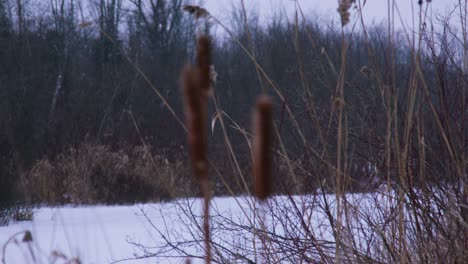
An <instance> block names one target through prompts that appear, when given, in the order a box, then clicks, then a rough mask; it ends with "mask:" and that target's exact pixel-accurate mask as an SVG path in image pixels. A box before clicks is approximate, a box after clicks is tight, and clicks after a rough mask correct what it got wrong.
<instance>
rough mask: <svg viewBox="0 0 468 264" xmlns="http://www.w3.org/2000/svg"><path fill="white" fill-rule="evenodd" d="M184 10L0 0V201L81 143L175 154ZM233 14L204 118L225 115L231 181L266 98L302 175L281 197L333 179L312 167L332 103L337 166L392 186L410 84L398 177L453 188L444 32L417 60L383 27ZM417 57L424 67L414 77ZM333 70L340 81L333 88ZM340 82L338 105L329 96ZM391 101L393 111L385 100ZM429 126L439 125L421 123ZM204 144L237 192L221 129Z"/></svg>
mask: <svg viewBox="0 0 468 264" xmlns="http://www.w3.org/2000/svg"><path fill="white" fill-rule="evenodd" d="M184 3H185V1H183V0H150V1H141V0H128V1H121V0H90V1H89V2H85V1H78V0H51V1H50V2H47V3H42V4H43V7H45V8H42V9H41V6H36V4H34V3H33V2H29V1H22V0H18V1H13V0H0V61H1V63H0V107H1V111H0V159H1V162H0V177H1V178H0V179H1V180H0V181H1V182H0V186H1V187H0V188H1V190H0V195H1V197H0V201H11V200H15V199H21V198H25V197H26V196H27V190H24V188H22V187H21V186H26V185H27V184H26V182H27V181H28V177H29V174H30V169H31V168H32V167H33V166H34V164H36V162H37V161H38V160H40V159H44V158H46V159H49V160H50V161H51V162H52V163H53V162H54V160H55V159H56V157H58V155H59V154H61V153H66V152H67V151H68V150H69V149H70V148H73V149H79V147H80V145H82V144H85V143H86V144H96V145H107V146H108V147H109V148H111V149H112V150H114V151H118V150H119V149H123V148H125V147H127V146H128V145H130V146H133V145H141V144H143V143H144V144H146V145H148V146H152V149H153V150H156V151H157V150H158V149H169V151H165V152H164V153H166V154H167V155H168V158H171V154H170V153H171V152H173V155H172V156H173V157H179V156H180V153H179V152H183V151H181V150H180V146H184V145H185V131H184V129H183V127H182V126H181V123H180V122H179V120H183V117H182V107H181V101H182V100H181V98H180V97H181V96H180V93H179V83H178V80H179V73H180V69H181V68H182V66H183V64H184V63H185V62H187V61H190V60H193V50H194V45H195V32H196V27H197V22H196V21H195V20H194V18H193V17H190V16H189V15H188V14H186V13H184V11H183V9H182V6H183V4H184ZM86 14H88V15H86ZM232 17H233V19H232V21H233V22H232V25H227V26H228V28H229V29H230V32H228V33H222V34H221V35H217V36H216V35H213V34H212V45H213V47H214V49H213V64H214V66H215V69H216V71H217V73H218V81H217V83H216V85H215V91H216V92H215V95H216V98H218V100H219V105H220V106H221V109H222V111H223V114H222V113H221V112H220V111H217V112H216V111H215V109H214V107H211V108H210V110H209V114H211V115H212V116H213V117H217V116H219V115H225V116H229V120H231V121H229V122H228V123H227V125H229V126H231V127H234V128H236V129H228V131H227V134H228V135H229V137H230V141H231V142H232V146H234V147H233V148H234V150H235V153H237V154H238V155H237V157H236V158H237V159H238V162H239V164H240V165H239V166H240V168H241V170H245V171H248V168H249V166H250V158H249V148H248V144H247V142H246V141H245V136H246V134H245V133H244V132H243V129H244V128H245V127H247V126H248V125H249V122H250V113H251V106H252V105H253V101H254V98H255V96H256V95H257V94H258V93H259V92H260V91H262V90H265V91H268V92H269V93H271V94H273V95H275V96H276V97H275V121H276V122H277V124H278V133H279V135H281V139H282V142H276V143H275V144H278V146H279V144H280V143H281V145H283V146H285V151H286V152H287V153H288V159H290V160H292V161H294V162H295V164H299V165H298V166H296V167H294V168H295V170H297V171H296V173H297V174H298V175H302V176H301V177H300V179H301V182H300V184H298V182H297V181H292V180H291V179H287V180H285V179H286V178H288V177H278V179H277V181H278V182H276V184H275V186H277V189H278V191H280V190H284V188H285V187H287V186H289V185H292V184H294V186H295V187H294V188H296V187H297V189H295V190H294V192H307V191H310V190H311V189H312V186H318V184H319V183H322V182H323V179H322V178H323V177H324V175H328V174H330V171H329V169H328V168H327V166H324V164H323V163H322V161H323V160H331V159H333V157H336V155H337V154H336V153H337V147H338V146H337V140H336V137H337V134H338V133H341V132H340V131H339V129H338V123H339V122H338V118H337V115H336V113H337V112H336V110H337V109H338V108H337V107H338V106H340V105H341V104H342V103H343V104H345V105H346V123H347V131H346V135H347V137H346V140H347V146H348V147H349V149H348V150H347V151H348V154H349V157H352V158H350V159H349V161H348V164H347V165H346V166H347V167H345V169H346V170H347V175H350V176H352V177H353V181H350V185H353V186H354V185H355V184H356V183H359V180H360V179H359V178H368V177H370V176H372V175H373V174H374V172H375V171H379V172H385V177H384V178H387V176H388V177H391V178H397V175H398V173H399V171H398V170H399V169H400V165H398V166H397V165H396V162H397V161H398V158H397V157H398V155H400V153H399V151H400V150H399V149H397V146H399V145H401V144H403V138H401V140H402V141H395V140H396V139H397V138H396V137H395V138H393V137H392V138H391V142H390V139H389V138H386V136H387V135H388V133H387V132H388V129H389V125H390V126H395V130H394V132H395V133H397V132H401V133H403V132H404V131H403V130H404V129H406V127H405V124H406V122H407V120H405V118H403V117H405V116H406V114H407V113H408V112H409V111H414V109H413V108H412V106H411V107H410V106H409V105H408V103H407V102H408V97H409V96H410V93H411V89H408V87H409V85H410V84H411V85H413V86H417V87H420V88H418V89H425V90H424V92H422V90H421V91H420V92H418V93H419V95H420V96H419V97H418V99H417V100H416V104H417V108H416V109H417V111H418V113H421V116H422V117H421V119H418V120H417V122H418V125H419V126H424V127H426V128H427V129H426V130H424V132H421V131H420V130H419V129H418V127H419V126H418V127H410V128H408V131H407V132H406V133H407V136H408V138H407V139H405V140H407V141H405V142H406V143H408V142H409V143H410V146H409V147H408V149H407V153H405V155H407V159H405V162H407V166H405V170H407V172H408V173H411V174H412V175H413V179H415V181H417V179H419V178H420V177H422V175H420V174H421V173H424V176H425V177H427V178H432V179H433V180H435V179H437V180H441V179H443V180H447V181H455V180H456V179H459V176H460V175H459V174H460V168H461V167H460V164H461V163H462V158H461V156H460V157H458V156H457V155H458V154H460V153H465V154H466V124H465V123H464V122H461V120H464V118H466V117H465V116H464V115H465V113H466V93H465V89H466V83H467V75H466V69H465V70H464V69H463V66H462V64H461V63H460V61H461V57H462V54H463V50H465V52H466V47H463V46H461V45H463V44H460V43H459V42H460V40H459V39H456V38H455V37H454V36H453V35H452V34H451V33H452V32H453V28H451V27H450V25H445V26H444V31H443V32H441V33H440V34H432V32H430V31H425V34H422V35H420V36H418V38H420V39H421V42H420V43H422V44H421V46H422V47H421V50H423V52H421V53H417V52H416V51H415V49H414V47H411V45H410V44H409V42H408V41H407V39H406V35H405V34H403V32H402V33H401V34H390V32H389V31H388V28H387V27H386V26H384V25H381V26H378V25H377V26H373V27H368V28H367V29H366V31H365V32H366V34H364V33H363V31H359V30H355V31H352V30H349V31H346V32H347V33H342V32H341V30H338V29H335V28H337V27H328V25H322V24H319V23H318V22H315V21H314V20H313V19H312V18H309V17H307V16H306V15H304V14H302V13H301V12H299V13H298V15H297V19H296V21H294V20H293V21H288V20H287V19H286V18H285V17H281V16H277V17H276V18H275V19H273V20H272V21H270V22H268V23H266V24H259V23H258V20H256V19H249V20H248V21H244V14H243V13H242V12H240V11H239V12H238V11H235V12H234V13H233V15H232ZM245 22H246V23H247V25H248V26H246V24H245ZM440 22H441V23H442V22H444V21H440ZM198 26H199V27H200V25H198ZM202 26H203V27H206V29H207V31H208V32H210V30H212V27H217V26H219V25H218V24H217V22H215V21H214V20H209V22H208V23H206V24H203V25H202ZM349 27H352V25H351V26H349ZM221 31H222V30H221ZM223 32H224V31H223ZM343 39H346V43H347V45H348V46H347V48H346V55H345V56H346V60H343V59H342V56H343V53H342V51H343V47H342V43H343V42H342V40H343ZM405 43H406V44H405ZM239 44H242V46H241V45H239ZM245 47H246V48H247V50H249V51H250V55H248V54H247V53H246V50H244V48H245ZM460 47H463V48H462V49H460ZM251 56H253V57H251ZM417 56H418V60H420V62H421V63H420V64H418V65H417V66H415V63H414V62H415V57H417ZM253 59H254V61H256V62H257V63H258V65H259V66H261V68H260V67H256V66H255V63H253ZM342 62H345V63H346V71H344V75H343V76H342V78H343V79H340V78H338V77H339V76H340V68H342V66H343V65H342ZM415 75H418V78H416V79H417V80H416V81H415V78H414V76H415ZM422 76H423V77H424V78H422ZM267 77H268V78H267ZM342 80H344V81H343V82H342ZM341 82H342V85H343V87H344V88H343V91H344V94H343V95H339V94H337V90H336V89H335V87H338V86H340V85H341ZM413 82H415V83H413ZM422 82H423V83H422ZM272 88H273V89H272ZM275 89H277V91H280V92H281V95H282V96H277V95H278V93H277V92H274V90H275ZM418 91H419V90H418ZM389 94H391V95H392V97H391V98H396V100H395V101H393V100H390V101H385V100H387V98H390V97H388V96H387V95H389ZM342 98H345V101H342V100H343V99H342ZM427 102H431V103H432V105H433V108H431V107H429V106H428V104H427ZM168 106H170V107H168ZM389 109H391V110H389ZM218 110H219V109H218ZM389 113H391V114H392V116H393V114H395V116H397V117H401V118H398V119H393V117H392V116H389ZM432 115H436V116H437V117H438V118H439V120H441V121H440V123H437V122H436V121H435V119H433V118H429V116H432ZM292 116H294V118H291V117H292ZM423 117H427V118H423ZM215 119H216V118H215ZM440 129H443V131H445V132H446V133H443V134H441V133H439V132H440ZM210 133H211V135H210V155H212V159H213V160H216V161H217V166H218V169H219V170H220V172H221V173H222V174H223V175H225V178H226V181H227V183H229V185H231V188H232V190H234V191H235V192H245V190H244V189H243V187H242V185H241V184H240V183H239V180H238V178H239V175H238V174H239V173H240V172H239V171H238V170H237V169H233V168H234V165H233V157H232V156H231V155H230V154H229V153H228V152H227V151H226V149H225V145H224V143H225V142H224V137H223V133H221V129H220V126H219V124H218V123H215V124H214V129H213V131H210ZM418 133H424V144H425V145H427V146H431V148H430V149H429V150H428V151H427V152H426V153H425V155H426V156H425V157H424V158H421V157H420V156H418V155H420V152H418V150H417V149H418V144H421V143H420V142H419V141H417V140H416V139H417V138H420V137H419V136H420V134H418ZM304 139H307V140H304ZM413 139H414V140H413ZM447 144H448V145H450V146H451V149H447V148H446V145H447ZM316 150H319V154H320V155H318V153H317V152H316ZM450 151H451V152H452V153H449V152H450ZM389 153H390V154H389ZM457 153H458V154H457ZM276 158H277V159H278V161H279V162H278V163H276V164H279V165H278V166H279V167H281V166H280V165H281V164H282V165H283V166H282V167H281V168H283V169H284V171H282V172H290V170H291V167H290V164H289V163H288V162H286V163H281V160H284V156H281V155H278V156H276ZM420 162H425V163H427V164H425V165H424V166H425V168H426V169H425V170H424V171H421V170H420V169H418V168H420V167H421V166H422V165H421V164H420ZM454 163H456V164H457V166H455V165H454ZM426 165H427V166H426ZM281 168H280V169H281ZM457 168H458V169H457ZM279 171H281V170H279ZM286 174H290V173H286ZM383 174H384V173H382V174H381V175H379V176H382V175H383ZM283 175H284V174H283ZM465 177H466V176H465ZM329 181H330V182H332V180H331V179H330V180H329ZM330 184H332V183H330ZM358 185H359V184H358ZM353 186H351V187H349V188H354V187H353ZM366 186H367V185H366ZM220 188H221V190H220V192H226V190H225V189H223V187H220ZM347 188H348V187H347ZM356 188H359V186H357V187H356ZM25 193H26V194H25Z"/></svg>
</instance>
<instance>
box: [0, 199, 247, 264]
mask: <svg viewBox="0 0 468 264" xmlns="http://www.w3.org/2000/svg"><path fill="white" fill-rule="evenodd" d="M187 201H189V202H190V203H191V204H192V202H193V204H194V205H195V207H197V209H199V206H197V204H199V202H200V201H199V200H196V199H191V200H187ZM179 202H180V201H179ZM179 202H178V201H176V202H171V203H167V204H144V205H141V204H140V205H133V206H92V207H56V208H36V209H34V217H33V221H24V222H13V223H10V224H9V225H8V226H0V245H1V246H2V248H3V249H2V251H1V252H0V256H1V258H2V259H3V258H4V260H5V263H12V264H16V263H65V262H66V261H65V260H64V259H63V258H61V257H60V255H64V256H66V257H67V258H68V260H70V259H72V258H74V257H78V258H79V259H80V261H81V263H113V262H117V261H118V263H183V260H182V259H180V258H167V259H164V260H161V259H157V260H156V259H154V258H146V259H139V260H135V259H129V258H134V257H135V256H136V255H142V254H143V253H144V252H142V251H140V250H139V249H138V248H137V247H136V246H134V245H133V244H132V242H136V243H140V244H143V245H162V244H164V240H163V239H162V237H161V234H159V233H158V232H157V231H156V230H155V228H157V229H160V230H169V229H170V230H174V232H176V233H177V234H180V233H181V232H183V231H184V229H185V228H184V227H183V226H181V225H184V224H190V223H188V222H187V223H182V222H181V220H182V219H183V220H182V221H185V220H188V219H187V217H185V215H184V214H183V213H181V212H180V211H179V210H180V209H181V208H183V207H179V204H178V203H179ZM184 202H185V201H184ZM236 205H237V203H236V201H235V199H234V198H216V199H214V200H213V206H214V207H216V208H224V209H225V210H228V211H229V212H230V213H231V214H237V215H239V216H240V215H241V212H240V210H238V209H239V207H238V206H236ZM236 208H237V209H236ZM143 212H146V213H147V216H148V218H149V219H151V222H150V221H148V218H146V217H145V216H144V215H143ZM197 213H199V212H197ZM171 218H172V219H171ZM166 227H167V229H166ZM26 230H29V231H31V233H32V237H33V239H32V242H31V243H26V242H22V239H23V236H24V235H23V234H22V233H20V232H22V231H26ZM15 234H17V235H16V236H15ZM12 237H15V238H16V239H11V238H12ZM9 239H10V242H9V243H8V244H7V241H8V240H9ZM31 252H32V253H31ZM194 253H196V252H194ZM199 253H200V252H199ZM126 259H127V260H126ZM193 262H194V263H197V261H193Z"/></svg>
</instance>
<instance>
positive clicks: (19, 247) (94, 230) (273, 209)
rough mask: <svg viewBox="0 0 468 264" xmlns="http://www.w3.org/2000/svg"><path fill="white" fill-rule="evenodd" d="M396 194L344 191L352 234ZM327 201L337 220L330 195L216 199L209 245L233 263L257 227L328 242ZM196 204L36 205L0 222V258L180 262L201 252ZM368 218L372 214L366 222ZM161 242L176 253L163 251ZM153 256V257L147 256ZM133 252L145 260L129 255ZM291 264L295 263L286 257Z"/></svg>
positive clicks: (362, 235) (249, 246)
mask: <svg viewBox="0 0 468 264" xmlns="http://www.w3.org/2000/svg"><path fill="white" fill-rule="evenodd" d="M384 197H386V198H384ZM392 197H393V198H392ZM395 197H396V193H393V192H387V193H385V194H384V193H383V191H382V192H376V193H369V194H347V195H346V207H347V213H351V214H352V215H355V216H358V215H359V216H358V217H357V218H352V220H351V221H347V222H346V224H347V225H348V227H349V229H347V230H349V232H351V233H352V235H351V237H353V239H354V240H355V241H358V242H359V241H361V240H362V241H363V242H364V241H365V239H366V238H367V237H368V236H370V235H372V234H371V233H373V232H376V231H375V230H371V229H369V226H368V225H369V224H371V225H377V226H381V223H380V222H381V220H382V219H387V218H388V217H389V215H388V213H390V212H391V211H392V210H387V209H389V208H395V200H394V198H395ZM325 202H326V203H327V204H328V206H329V208H330V209H329V210H330V213H331V214H332V215H333V218H336V217H337V214H336V208H337V207H336V206H337V203H336V196H335V195H322V194H320V193H315V194H309V195H302V196H291V197H288V196H275V197H273V198H271V199H269V201H268V203H265V204H262V203H259V202H257V201H256V200H255V199H254V198H252V197H249V196H240V197H230V198H221V197H217V198H214V199H213V200H212V203H211V205H212V206H211V209H210V217H211V218H210V222H211V238H212V241H213V243H216V244H217V245H219V246H220V248H225V249H226V250H225V251H223V252H220V254H219V256H222V257H223V258H224V257H226V258H228V259H226V261H229V262H232V263H237V262H236V261H238V260H239V259H237V256H242V257H244V258H245V257H247V258H249V259H254V258H255V255H254V252H255V250H256V249H255V248H253V247H254V245H255V244H257V245H259V244H261V243H256V242H258V239H259V238H258V237H255V234H256V233H258V231H261V230H267V231H269V232H272V233H274V234H277V235H279V236H280V237H285V238H291V237H294V238H297V239H302V240H303V241H308V240H309V239H308V236H309V234H307V232H309V231H307V232H304V231H303V230H301V227H299V228H296V227H297V226H298V223H304V225H306V228H307V229H308V230H310V231H311V235H313V236H314V237H316V238H317V242H318V243H323V244H326V245H331V244H333V243H334V234H333V232H332V229H331V228H330V222H329V219H328V216H327V214H326V210H325V209H324V208H325V207H326V205H325ZM341 202H342V203H344V200H341ZM293 204H295V206H293ZM201 205H202V201H201V200H200V199H195V198H186V199H178V200H174V201H171V202H167V203H153V204H136V205H131V206H90V207H71V206H66V207H53V208H50V207H43V208H38V209H34V210H35V211H34V217H33V220H32V221H29V222H15V223H10V224H9V225H8V226H1V227H0V246H1V247H3V248H2V250H1V252H0V257H1V258H3V257H5V262H4V263H18V264H21V263H65V262H66V261H65V260H64V259H60V258H57V256H59V255H62V254H63V255H65V256H67V257H68V259H71V258H74V257H77V258H79V260H80V261H81V263H184V261H185V257H186V256H190V255H192V256H203V255H204V254H203V237H202V232H201V228H200V226H198V224H197V223H201V222H202V216H201V213H202V208H201ZM342 206H343V205H342ZM254 212H256V213H255V214H254ZM299 212H300V213H299ZM361 216H362V217H361ZM367 216H370V217H371V218H372V220H371V222H368V221H369V220H368V218H366V217H367ZM301 218H302V219H301ZM259 219H263V223H265V226H260V222H262V221H260V220H259ZM365 219H367V220H365ZM252 227H253V228H252ZM382 228H384V229H385V227H384V226H382ZM26 230H30V231H31V233H32V238H33V239H32V242H29V243H28V242H22V238H23V234H18V235H16V236H15V234H17V233H18V232H21V231H26ZM255 230H257V231H255ZM12 237H14V238H16V239H11V238H12ZM9 240H10V242H9V243H7V241H9ZM167 243H172V244H173V245H177V246H179V247H180V249H182V250H179V251H174V250H171V251H168V250H167V249H168V248H167ZM363 244H365V243H363ZM138 245H140V246H138ZM29 247H30V248H29ZM327 247H328V246H327ZM257 250H258V248H257ZM330 250H332V249H331V248H330ZM362 250H366V248H363V249H362ZM3 252H5V255H3V254H4V253H3ZM30 252H32V253H30ZM155 253H157V254H158V255H159V258H154V257H153V254H155ZM311 254H316V253H314V252H311ZM331 254H333V252H332V253H331ZM54 256H55V257H56V259H54ZM136 256H146V258H140V259H135V257H136ZM181 256H183V257H181ZM196 260H197V261H193V259H192V263H203V261H202V260H201V259H196ZM240 260H241V261H242V259H240ZM55 261H56V262H55ZM289 261H291V263H294V262H295V260H294V259H291V258H290V259H289ZM68 263H73V262H68ZM284 263H285V262H284Z"/></svg>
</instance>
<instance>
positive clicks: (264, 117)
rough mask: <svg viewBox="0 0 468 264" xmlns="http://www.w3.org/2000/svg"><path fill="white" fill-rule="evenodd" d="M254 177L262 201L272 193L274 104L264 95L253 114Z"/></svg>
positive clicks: (258, 196) (257, 194)
mask: <svg viewBox="0 0 468 264" xmlns="http://www.w3.org/2000/svg"><path fill="white" fill-rule="evenodd" d="M253 128H254V132H253V175H254V180H255V196H256V197H257V198H259V199H261V200H264V199H266V198H268V196H269V195H270V193H271V151H270V149H271V143H272V130H273V103H272V101H271V99H270V97H268V96H266V95H262V96H260V97H259V98H258V99H257V103H256V105H255V110H254V114H253Z"/></svg>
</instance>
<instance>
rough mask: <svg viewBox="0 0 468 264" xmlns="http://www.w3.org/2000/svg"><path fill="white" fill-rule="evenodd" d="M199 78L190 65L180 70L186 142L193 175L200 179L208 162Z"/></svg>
mask: <svg viewBox="0 0 468 264" xmlns="http://www.w3.org/2000/svg"><path fill="white" fill-rule="evenodd" d="M198 80H199V78H197V76H196V72H195V71H194V70H193V69H192V67H191V66H190V65H187V66H185V68H184V70H183V71H182V91H183V94H184V99H185V103H184V105H185V114H186V122H187V128H188V144H189V147H190V157H191V160H192V167H193V172H194V174H195V176H196V177H197V178H198V179H200V180H205V179H207V178H208V162H207V157H206V131H205V113H206V104H205V101H206V100H204V99H203V97H204V96H203V95H202V90H201V86H200V82H199V81H198Z"/></svg>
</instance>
